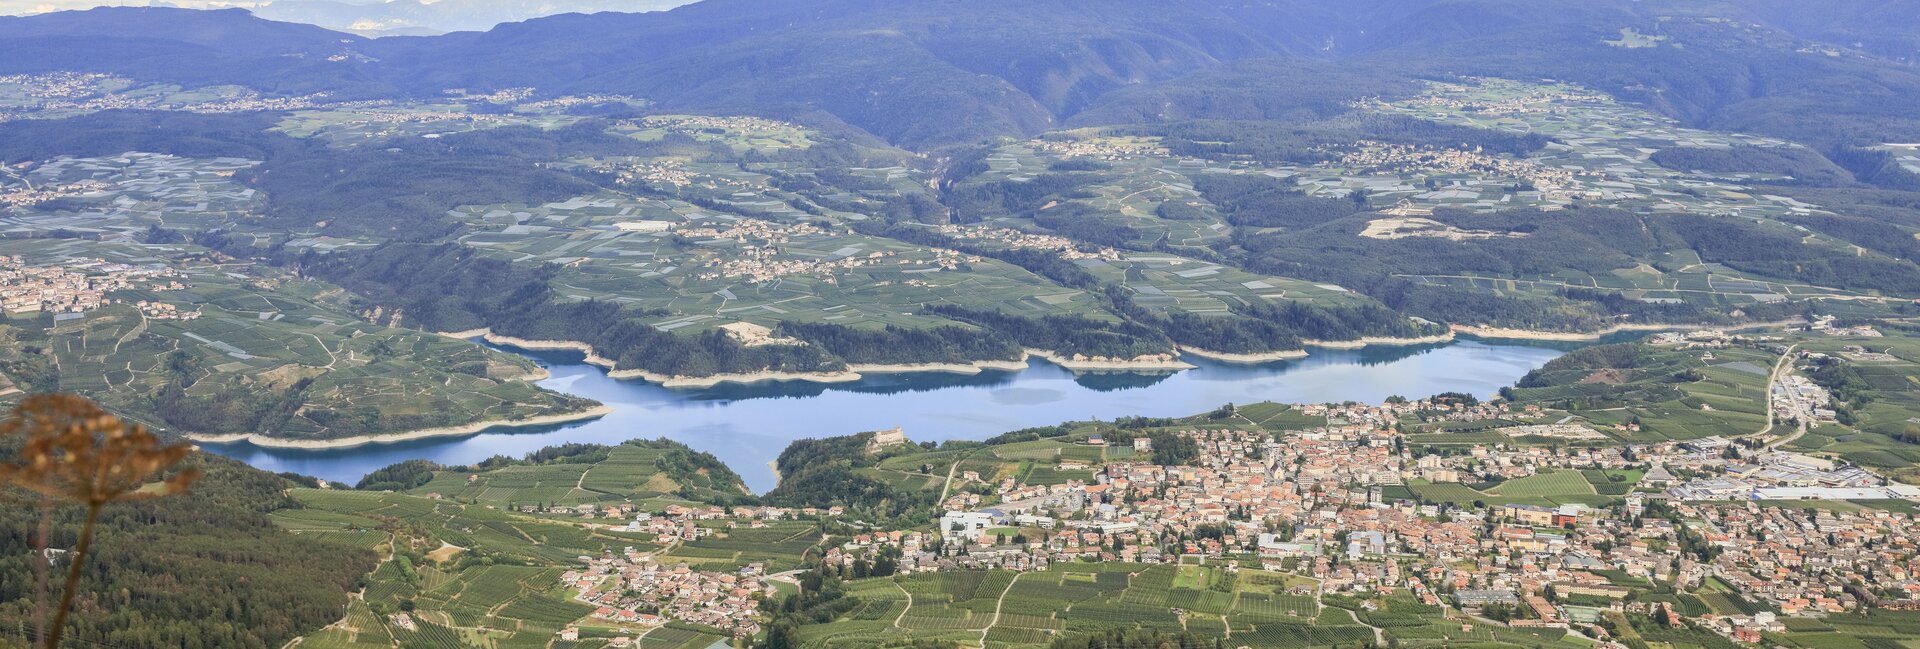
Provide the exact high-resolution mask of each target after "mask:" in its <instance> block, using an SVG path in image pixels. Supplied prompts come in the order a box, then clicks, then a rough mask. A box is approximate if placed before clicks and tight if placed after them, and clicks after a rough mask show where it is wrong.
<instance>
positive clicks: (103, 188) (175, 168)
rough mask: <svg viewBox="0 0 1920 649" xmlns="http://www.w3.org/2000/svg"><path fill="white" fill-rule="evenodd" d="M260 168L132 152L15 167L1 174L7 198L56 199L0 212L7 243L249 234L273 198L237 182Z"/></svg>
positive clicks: (230, 160)
mask: <svg viewBox="0 0 1920 649" xmlns="http://www.w3.org/2000/svg"><path fill="white" fill-rule="evenodd" d="M256 164H258V162H257V161H253V160H245V159H240V158H206V159H201V158H182V157H178V156H171V155H164V154H159V153H140V152H128V153H125V154H121V155H117V156H106V157H91V158H76V157H60V158H56V159H53V160H46V161H40V162H28V163H25V164H23V165H19V166H14V167H7V168H4V169H0V194H6V193H9V192H20V191H38V192H41V194H42V195H44V196H48V197H52V199H51V200H46V201H44V202H35V203H26V204H21V205H12V206H5V207H0V235H13V236H23V235H33V234H46V233H48V232H53V231H66V232H74V233H82V234H87V235H97V236H100V237H102V238H122V237H125V238H138V237H140V236H142V235H144V234H145V233H146V231H147V230H148V228H151V227H161V228H169V229H179V230H183V231H189V232H197V231H200V230H206V229H212V228H221V227H234V226H241V227H244V226H246V225H247V224H248V223H249V222H250V221H254V220H257V219H258V217H259V214H260V213H261V211H262V210H263V209H264V208H265V205H266V197H265V196H263V195H262V194H261V193H260V192H259V191H258V190H255V189H252V188H249V187H245V186H242V185H241V184H239V183H237V182H234V180H233V174H234V173H235V172H237V171H240V170H243V169H249V168H252V167H253V166H254V165H256ZM0 205H4V204H0Z"/></svg>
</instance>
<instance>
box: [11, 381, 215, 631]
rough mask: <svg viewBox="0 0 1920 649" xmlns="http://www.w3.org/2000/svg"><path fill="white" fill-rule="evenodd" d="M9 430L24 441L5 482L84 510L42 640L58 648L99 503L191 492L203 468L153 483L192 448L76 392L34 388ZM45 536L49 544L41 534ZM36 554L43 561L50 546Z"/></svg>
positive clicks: (97, 513)
mask: <svg viewBox="0 0 1920 649" xmlns="http://www.w3.org/2000/svg"><path fill="white" fill-rule="evenodd" d="M11 435H22V436H25V437H26V440H25V441H24V442H22V443H21V446H20V451H19V454H18V455H16V456H14V458H13V460H12V461H11V462H9V463H5V464H0V486H4V485H13V486H16V487H20V488H22V489H26V490H29V491H32V492H34V493H37V494H39V495H40V496H41V497H43V498H46V499H47V501H48V502H67V503H75V504H80V505H84V506H86V508H87V515H86V522H85V524H84V525H83V526H82V527H81V531H80V542H79V544H78V545H76V546H75V547H74V548H73V550H72V555H71V560H70V562H69V565H68V567H67V579H66V587H65V589H64V590H62V591H61V596H60V605H59V607H58V608H56V609H54V614H53V620H52V622H51V623H50V624H48V625H46V627H45V632H44V633H43V637H42V646H43V647H46V648H47V649H53V648H54V647H58V646H59V645H60V638H61V636H62V635H64V634H65V632H66V622H67V614H68V612H69V611H71V610H72V609H73V598H74V595H75V594H76V592H77V590H78V589H79V586H80V569H81V567H82V566H83V565H85V564H86V560H87V551H88V549H89V548H91V547H92V546H93V532H94V528H95V527H96V526H97V524H98V522H99V520H100V509H101V508H102V507H104V506H106V505H108V504H110V503H116V502H125V501H129V500H143V499H147V498H159V497H162V496H168V495H172V494H176V493H180V492H183V491H186V489H187V485H190V484H192V483H193V481H194V480H195V479H196V478H199V477H200V472H199V471H198V470H195V469H185V470H182V471H179V472H177V473H175V474H173V477H171V478H167V479H166V480H165V481H163V482H158V483H154V482H152V481H153V480H154V478H155V477H156V476H158V475H160V474H161V473H162V472H165V471H166V470H167V469H168V468H170V467H172V466H173V465H174V464H176V463H178V462H179V461H180V460H181V459H182V458H185V457H186V456H187V454H188V453H190V452H192V448H191V447H189V446H187V445H185V444H173V445H167V446H162V445H161V444H160V438H158V437H155V436H154V435H153V433H152V432H149V431H148V430H147V429H146V427H144V426H140V425H138V424H133V425H129V424H127V422H125V421H121V419H120V418H119V417H115V416H113V415H110V414H107V411H105V410H101V409H100V406H98V405H95V404H94V403H93V401H91V400H88V399H87V398H86V397H81V396H77V395H71V394H36V395H32V396H29V397H27V398H25V399H23V400H21V402H20V405H18V406H15V407H14V409H13V412H12V414H9V415H8V416H7V418H6V419H5V420H4V421H0V436H11ZM41 542H42V543H43V544H44V543H45V535H44V533H43V534H42V535H41ZM42 549H43V550H44V547H43V548H42ZM38 555H39V556H40V558H41V560H42V561H45V560H46V556H47V553H46V552H44V551H43V552H40V553H38ZM42 619H43V620H44V619H45V618H42Z"/></svg>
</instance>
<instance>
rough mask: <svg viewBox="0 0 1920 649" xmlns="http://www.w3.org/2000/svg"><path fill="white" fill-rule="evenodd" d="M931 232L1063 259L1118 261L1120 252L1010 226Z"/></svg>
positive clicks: (945, 228) (938, 228)
mask: <svg viewBox="0 0 1920 649" xmlns="http://www.w3.org/2000/svg"><path fill="white" fill-rule="evenodd" d="M934 231H936V232H939V233H940V234H944V235H947V236H949V237H953V238H955V239H960V240H964V241H982V242H988V243H992V244H994V245H1000V246H1006V247H1009V248H1020V249H1029V250H1047V251H1052V252H1058V253H1060V256H1061V257H1063V258H1066V259H1100V260H1104V261H1119V260H1120V251H1119V250H1115V249H1113V248H1108V247H1106V246H1088V245H1084V244H1081V243H1078V242H1075V241H1074V240H1072V239H1068V238H1066V237H1061V236H1054V235H1051V234H1036V233H1033V232H1025V231H1021V230H1015V229H1013V228H996V227H990V226H977V225H941V226H936V227H935V228H934Z"/></svg>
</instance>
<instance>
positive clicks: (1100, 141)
mask: <svg viewBox="0 0 1920 649" xmlns="http://www.w3.org/2000/svg"><path fill="white" fill-rule="evenodd" d="M1033 148H1035V149H1037V150H1039V151H1041V152H1044V153H1050V154H1053V155H1056V156H1062V157H1068V158H1096V159H1099V160H1106V161H1108V162H1118V161H1121V160H1131V159H1134V158H1144V157H1151V156H1156V155H1163V154H1165V153H1166V149H1165V148H1164V147H1162V146H1160V144H1159V142H1158V141H1155V140H1147V139H1138V140H1135V139H1122V138H1111V137H1101V138H1087V139H1058V138H1040V139H1036V140H1033Z"/></svg>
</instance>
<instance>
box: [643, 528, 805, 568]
mask: <svg viewBox="0 0 1920 649" xmlns="http://www.w3.org/2000/svg"><path fill="white" fill-rule="evenodd" d="M821 540H822V539H821V532H820V526H819V525H817V524H815V523H811V522H802V521H780V522H773V523H768V524H766V526H765V527H749V526H746V525H741V526H737V527H732V528H721V529H717V530H715V534H714V535H712V536H706V537H702V538H700V539H698V540H694V541H688V542H686V543H682V544H680V545H677V546H675V547H673V548H672V549H670V550H669V551H668V552H667V553H666V554H665V555H663V556H662V558H661V560H662V561H685V562H687V563H688V564H690V565H693V566H697V567H700V568H701V569H707V570H719V569H724V568H734V567H739V566H744V565H747V564H754V563H757V564H761V565H762V566H763V567H764V568H765V569H766V570H767V572H781V571H786V570H795V569H798V568H800V567H801V563H802V562H803V561H805V560H806V559H807V558H808V557H809V556H813V557H817V556H818V553H817V552H814V549H815V547H816V546H818V545H820V542H821Z"/></svg>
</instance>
